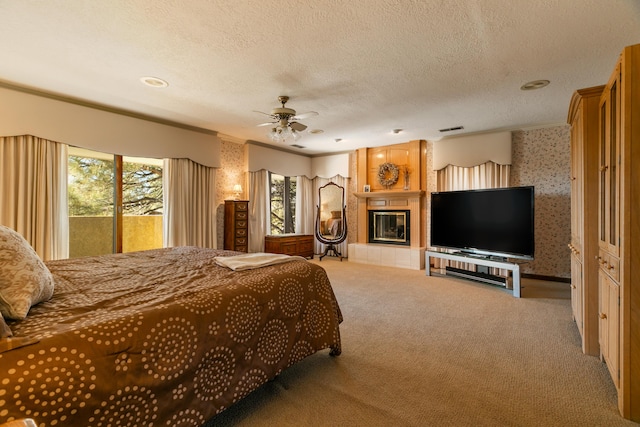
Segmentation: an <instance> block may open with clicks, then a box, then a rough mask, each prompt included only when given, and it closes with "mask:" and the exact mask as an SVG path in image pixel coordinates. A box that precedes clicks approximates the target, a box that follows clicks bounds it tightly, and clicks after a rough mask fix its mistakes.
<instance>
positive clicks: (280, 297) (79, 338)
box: [0, 247, 342, 426]
mask: <svg viewBox="0 0 640 427" xmlns="http://www.w3.org/2000/svg"><path fill="white" fill-rule="evenodd" d="M231 255H237V253H235V252H229V251H221V250H214V249H201V248H195V247H179V248H167V249H157V250H151V251H144V252H134V253H127V254H116V255H107V256H101V257H87V258H80V259H74V260H59V261H50V262H47V263H46V265H47V267H48V268H49V270H50V271H51V273H52V274H53V277H54V279H55V292H54V295H53V297H52V298H51V299H50V300H49V301H46V302H43V303H40V304H38V305H36V306H34V307H32V308H31V310H30V312H29V314H28V316H27V317H26V319H24V320H19V321H13V322H8V325H9V327H10V328H11V330H12V331H13V334H14V337H18V338H20V339H19V340H17V341H16V342H20V340H22V344H25V345H23V346H22V347H19V348H14V349H11V350H8V351H5V352H3V353H0V383H1V385H0V423H2V422H6V421H10V420H12V419H18V418H32V419H34V420H35V421H36V422H37V424H38V425H40V426H56V425H57V426H71V425H73V426H76V425H78V426H80V425H82V426H107V425H111V426H116V425H120V426H124V425H136V426H143V425H144V426H152V425H153V426H187V425H188V426H200V425H202V424H204V423H205V422H206V421H207V420H209V419H210V418H212V417H213V416H214V415H215V414H217V413H219V412H221V411H223V410H224V409H226V408H228V407H229V406H230V405H232V404H233V403H234V402H237V401H238V400H240V399H242V398H243V397H244V396H246V395H247V394H248V393H250V392H251V391H253V390H255V389H256V388H258V387H259V386H260V385H262V384H264V383H265V382H267V381H268V380H270V379H272V378H274V377H275V376H276V375H278V374H279V373H280V372H281V371H282V370H283V369H285V368H287V367H288V366H290V365H292V364H294V363H296V362H297V361H300V360H301V359H303V358H305V357H307V356H309V355H311V354H313V353H315V352H317V351H319V350H322V349H330V352H331V354H333V355H338V354H340V351H341V348H340V332H339V328H338V325H339V323H340V322H341V321H342V315H341V313H340V308H339V307H338V303H337V301H336V299H335V296H334V293H333V290H332V288H331V285H330V283H329V280H328V278H327V275H326V272H325V271H324V269H322V268H321V267H320V266H318V265H316V264H313V263H310V262H307V261H303V260H297V259H295V260H292V261H290V262H286V263H282V264H278V265H273V266H267V267H261V268H256V269H250V270H245V271H232V270H231V269H229V268H226V267H222V266H219V265H218V264H216V262H214V257H216V256H231ZM14 340H15V338H14Z"/></svg>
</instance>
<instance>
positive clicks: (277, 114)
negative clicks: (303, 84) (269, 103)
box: [256, 96, 318, 142]
mask: <svg viewBox="0 0 640 427" xmlns="http://www.w3.org/2000/svg"><path fill="white" fill-rule="evenodd" d="M278 101H280V103H281V104H282V107H277V108H274V109H273V110H271V113H263V112H262V111H256V113H260V114H264V115H267V116H269V117H271V119H272V121H270V122H266V123H261V124H259V125H258V126H271V131H270V132H269V137H270V138H271V140H272V141H274V142H287V140H290V139H293V140H294V141H296V140H298V139H299V138H300V132H302V131H304V130H305V129H306V128H307V126H306V125H304V124H302V123H300V122H299V121H298V120H300V119H305V118H307V117H313V116H317V115H318V113H316V112H315V111H309V112H307V113H303V114H296V110H294V109H292V108H287V107H285V104H286V103H287V101H289V97H288V96H279V97H278Z"/></svg>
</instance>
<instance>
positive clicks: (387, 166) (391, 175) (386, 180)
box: [378, 162, 399, 188]
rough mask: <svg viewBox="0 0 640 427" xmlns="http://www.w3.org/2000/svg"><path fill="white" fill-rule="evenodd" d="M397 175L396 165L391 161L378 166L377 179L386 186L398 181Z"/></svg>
mask: <svg viewBox="0 0 640 427" xmlns="http://www.w3.org/2000/svg"><path fill="white" fill-rule="evenodd" d="M398 175H399V170H398V166H396V165H394V164H393V163H388V162H387V163H383V164H381V165H380V166H379V167H378V181H379V182H380V184H381V185H384V186H385V187H387V188H389V187H391V186H392V185H394V184H395V183H396V182H398Z"/></svg>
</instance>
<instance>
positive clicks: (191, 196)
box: [162, 159, 217, 249]
mask: <svg viewBox="0 0 640 427" xmlns="http://www.w3.org/2000/svg"><path fill="white" fill-rule="evenodd" d="M215 176H216V172H215V169H214V168H210V167H207V166H203V165H201V164H198V163H195V162H193V161H191V160H189V159H165V160H164V172H163V182H162V185H163V187H164V196H163V199H164V209H165V217H164V229H163V233H164V246H165V247H172V246H200V247H205V248H214V249H215V248H216V246H217V238H216V185H215Z"/></svg>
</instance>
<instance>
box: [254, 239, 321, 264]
mask: <svg viewBox="0 0 640 427" xmlns="http://www.w3.org/2000/svg"><path fill="white" fill-rule="evenodd" d="M264 251H265V252H269V253H272V254H287V255H298V256H301V257H305V258H311V259H313V235H312V234H279V235H271V236H264Z"/></svg>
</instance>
